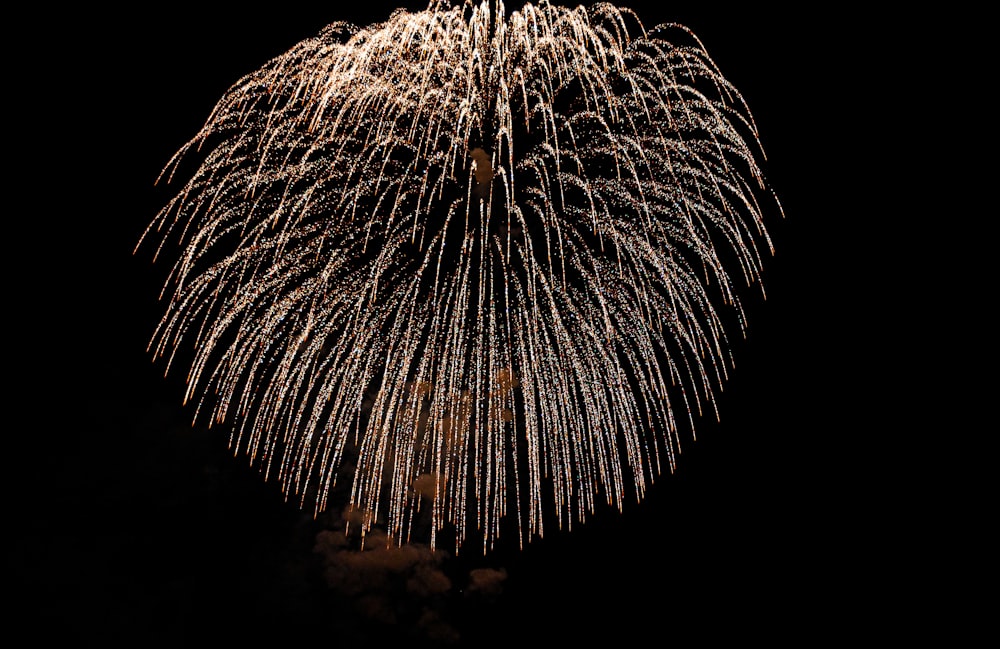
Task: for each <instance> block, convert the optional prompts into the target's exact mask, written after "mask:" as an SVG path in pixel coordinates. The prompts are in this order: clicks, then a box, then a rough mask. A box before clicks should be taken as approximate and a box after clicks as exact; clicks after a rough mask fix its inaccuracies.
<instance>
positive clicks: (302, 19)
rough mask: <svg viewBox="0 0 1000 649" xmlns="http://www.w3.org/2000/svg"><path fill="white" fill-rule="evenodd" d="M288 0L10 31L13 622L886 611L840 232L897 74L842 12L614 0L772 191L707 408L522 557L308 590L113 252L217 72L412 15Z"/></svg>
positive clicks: (453, 623)
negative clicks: (573, 522) (625, 6)
mask: <svg viewBox="0 0 1000 649" xmlns="http://www.w3.org/2000/svg"><path fill="white" fill-rule="evenodd" d="M304 4H306V3H296V2H285V3H280V4H279V5H276V6H274V7H266V8H265V7H263V6H259V7H256V8H253V9H249V8H247V6H245V5H242V4H235V3H234V4H233V5H231V7H229V8H228V9H225V8H222V7H219V6H213V7H211V8H210V9H207V8H206V7H205V6H191V7H181V6H179V5H176V4H171V5H170V6H169V7H168V6H166V5H149V6H148V7H146V6H144V7H143V9H142V10H141V11H137V12H136V13H128V12H122V11H121V10H117V9H116V10H111V9H93V8H87V9H82V8H75V9H71V10H69V11H68V13H61V14H59V15H54V16H51V17H45V19H44V20H39V22H38V23H37V24H35V25H26V26H25V29H27V30H29V31H30V34H27V35H26V36H27V38H26V41H25V42H26V44H25V45H24V47H23V50H22V56H21V58H20V59H19V61H20V63H19V64H18V65H17V66H14V67H15V69H14V71H13V72H12V74H11V79H10V83H11V89H12V90H14V89H16V92H10V93H8V103H10V104H11V106H10V108H11V109H12V110H14V111H15V114H16V115H17V118H12V120H11V121H12V125H13V126H14V128H12V129H11V133H10V137H11V138H13V139H14V140H15V141H17V142H18V143H21V142H23V143H24V144H26V145H27V146H25V147H24V148H23V149H22V151H23V153H22V154H21V158H20V160H19V161H18V162H19V164H18V165H17V167H18V169H17V172H16V174H15V175H14V181H15V182H14V183H13V184H12V186H11V187H10V188H8V191H11V192H13V193H16V194H18V195H19V196H20V198H21V200H19V201H17V202H14V203H11V205H12V209H14V210H15V211H16V213H15V214H10V215H8V219H10V221H11V222H12V223H17V224H21V225H18V226H17V227H14V228H12V230H11V237H10V238H9V239H8V247H9V251H10V253H11V255H10V260H11V262H13V266H14V270H13V271H12V272H13V273H15V275H14V276H15V277H16V278H17V281H13V282H12V285H13V287H14V288H13V289H12V292H11V296H12V302H13V303H14V304H16V305H18V306H17V308H15V309H13V313H11V314H10V315H8V318H9V319H10V320H11V322H12V327H13V329H12V331H14V333H13V334H12V335H11V341H10V345H11V350H12V352H13V354H12V356H13V357H14V358H15V359H16V360H17V361H18V365H17V366H16V367H19V368H20V369H18V371H17V372H13V373H12V375H11V379H12V384H13V385H14V388H13V389H12V390H10V392H9V393H8V395H9V396H8V398H9V399H10V400H11V407H12V409H13V410H14V411H15V412H18V413H20V415H21V416H20V417H14V418H13V419H12V424H11V425H12V431H11V434H10V441H9V443H8V445H7V446H6V449H7V453H6V458H7V461H8V465H9V466H10V471H9V472H8V476H9V488H8V492H9V493H10V494H11V496H12V498H11V506H10V508H9V516H10V520H11V527H12V529H13V530H15V531H14V532H12V533H10V538H11V539H12V541H13V542H12V549H10V550H9V551H8V575H9V578H10V582H9V583H10V584H11V588H12V589H13V592H15V593H17V597H16V599H17V602H18V604H19V606H18V608H17V609H15V611H18V613H17V616H16V617H17V618H18V619H20V620H21V621H25V622H28V623H29V624H30V625H31V628H32V629H33V630H34V631H35V633H36V634H37V635H36V637H38V638H45V637H49V636H58V637H61V638H64V639H70V640H73V639H75V640H82V641H97V640H111V641H113V640H115V639H118V640H121V641H125V642H129V643H130V644H135V645H136V646H149V645H159V644H177V643H185V642H193V641H199V640H200V639H218V640H232V641H235V642H238V641H245V640H275V641H286V642H289V643H291V642H296V641H312V640H316V641H323V642H330V643H337V644H340V643H347V642H364V643H369V642H371V643H376V644H377V643H378V642H386V641H398V642H400V643H401V646H414V647H415V646H422V645H423V644H435V645H440V644H447V643H446V640H445V639H444V638H441V637H437V638H435V637H433V634H431V633H429V632H428V631H427V627H426V625H421V624H420V623H418V622H417V620H418V618H419V614H420V612H421V611H423V610H425V609H427V608H430V609H432V610H433V612H434V613H435V614H436V615H437V616H438V619H439V622H440V625H439V627H438V628H442V627H444V628H447V629H450V630H451V631H453V632H454V633H453V634H452V635H450V636H447V637H450V638H452V639H454V638H460V641H459V642H460V643H461V644H462V645H463V646H480V647H482V646H494V645H496V646H500V645H510V644H515V643H516V644H521V645H522V646H535V645H536V644H548V643H550V642H551V643H566V644H570V643H574V642H578V641H582V640H594V641H602V642H603V641H613V642H615V643H616V644H615V645H613V646H624V644H625V643H628V642H640V641H641V642H646V641H647V640H646V638H647V637H648V636H650V635H653V636H654V637H657V638H662V639H663V642H664V644H665V643H666V642H669V641H670V640H671V638H672V637H684V636H688V635H693V636H695V637H699V638H703V639H705V640H706V641H707V640H710V639H713V638H721V637H725V638H742V639H747V640H751V639H753V640H778V641H785V642H789V641H791V642H795V643H796V644H798V643H800V641H801V642H802V643H803V644H809V643H810V642H811V640H813V639H815V638H824V637H826V638H829V637H833V638H838V639H845V640H846V639H853V638H855V637H856V636H859V635H862V634H870V633H871V629H877V633H879V634H891V633H894V632H898V631H899V630H900V629H901V628H904V627H907V626H908V625H909V623H910V622H911V620H910V616H911V614H913V611H914V610H915V609H919V608H921V606H922V597H923V596H922V595H918V594H917V593H923V592H925V591H924V586H925V585H926V582H925V578H924V577H922V576H920V575H921V574H924V575H926V570H927V567H926V565H927V564H926V563H924V564H923V565H924V572H923V573H921V572H920V570H919V568H918V566H919V565H920V562H919V559H918V558H915V557H917V556H918V555H920V551H919V550H918V549H917V548H915V547H914V544H916V543H918V541H914V540H913V538H912V537H910V536H908V535H903V534H900V533H899V529H900V527H901V526H902V525H903V522H904V519H908V517H909V515H910V513H911V508H912V505H910V504H909V502H910V501H911V500H912V499H913V498H914V492H915V491H916V490H918V489H919V488H918V487H915V486H913V485H908V486H906V487H904V486H902V485H900V484H898V482H897V481H896V479H895V478H894V477H892V476H893V475H894V474H893V471H892V466H893V463H894V462H895V463H900V464H904V463H906V462H907V459H906V458H904V457H903V456H904V455H905V452H904V451H902V450H901V451H900V452H899V454H895V455H894V456H887V455H886V454H885V449H886V448H887V447H891V446H894V444H893V443H892V440H895V441H896V442H898V441H899V426H900V425H901V424H900V423H899V416H898V412H897V411H894V408H892V407H891V406H889V405H887V404H888V403H889V397H888V396H887V392H889V390H888V389H887V386H890V385H891V383H892V380H891V379H890V378H889V376H890V374H891V373H894V372H898V371H899V369H900V368H899V366H898V365H897V364H896V361H895V360H894V359H895V351H894V349H895V347H896V346H897V345H898V343H897V342H896V341H895V340H894V338H893V336H892V332H893V330H894V325H892V324H890V323H889V322H887V321H886V320H885V316H884V314H885V313H886V312H887V311H889V310H890V309H891V307H892V304H893V302H894V301H895V300H897V299H899V298H897V297H895V296H897V295H898V292H896V291H894V290H892V286H891V285H892V284H893V283H894V282H899V281H900V279H899V277H898V276H896V275H894V273H893V272H892V270H891V269H889V270H888V271H887V269H886V266H888V264H885V265H883V263H882V261H881V260H880V255H879V252H878V250H876V249H875V248H876V247H877V244H876V243H875V242H874V240H873V238H872V237H871V236H866V234H865V233H866V232H872V231H874V228H875V226H874V225H873V223H872V221H875V220H877V219H879V218H881V217H880V215H884V214H886V213H888V212H889V211H891V210H890V209H889V208H890V207H891V206H893V205H894V204H895V203H897V202H898V200H899V199H898V195H897V194H895V193H894V191H893V189H892V187H893V183H891V182H889V181H888V179H887V174H885V173H884V170H885V169H886V168H887V167H889V166H891V162H890V161H889V160H888V158H887V153H886V152H887V151H888V150H890V149H891V145H889V144H887V142H886V141H887V140H888V139H889V138H891V137H893V131H894V128H893V126H892V125H891V124H885V123H883V124H882V125H881V126H879V127H878V128H873V122H876V121H879V120H881V119H882V118H881V117H880V115H881V111H882V109H881V108H880V106H882V105H883V103H884V102H890V101H891V99H887V97H888V96H889V95H890V94H891V91H892V86H893V82H892V79H893V78H897V77H898V75H896V74H895V73H894V72H893V69H894V66H896V67H897V68H898V66H899V64H900V63H899V61H898V60H895V59H893V57H891V56H883V53H882V48H883V47H885V45H884V32H883V31H882V27H881V24H880V23H879V22H878V21H875V20H873V19H872V17H871V16H863V17H859V15H858V14H857V13H856V12H851V11H849V10H848V8H847V7H843V6H842V7H840V8H839V9H838V10H837V11H833V10H832V9H831V10H830V12H828V13H825V14H824V13H821V12H819V11H818V10H815V9H814V10H813V11H812V12H811V13H809V14H806V13H804V12H800V13H796V11H794V10H793V11H792V12H791V13H789V12H788V11H784V10H782V11H778V10H777V9H769V8H765V9H761V8H757V7H749V6H744V7H743V8H741V9H739V10H736V11H734V10H733V8H731V7H727V6H722V5H715V4H714V3H697V4H695V3H689V4H688V5H687V6H680V5H677V6H669V7H668V6H657V8H656V9H647V8H642V7H638V6H637V9H638V11H639V15H640V18H642V19H643V21H644V22H645V24H646V25H647V26H652V25H654V24H656V23H658V22H662V21H672V22H678V23H682V24H684V25H687V26H688V27H690V28H691V29H692V30H693V31H694V33H695V34H697V35H698V36H699V38H700V39H701V40H702V42H703V43H704V45H705V47H706V48H707V50H708V52H709V54H710V55H712V57H713V58H714V59H715V61H716V62H717V63H718V65H719V67H720V68H721V70H722V72H723V74H725V76H726V77H727V78H729V79H730V80H731V81H732V82H733V83H734V84H735V85H736V87H737V88H739V89H740V90H741V92H742V93H743V94H744V97H745V98H746V99H747V102H748V104H749V106H750V107H751V110H752V111H753V113H754V116H755V118H756V121H757V125H758V127H759V129H760V133H761V138H762V143H763V146H764V148H765V151H766V152H767V155H768V160H767V162H766V164H765V173H766V174H767V178H768V181H769V182H770V183H771V185H772V187H773V189H774V190H775V191H776V193H777V195H778V196H779V198H780V199H781V201H782V203H783V206H784V209H785V218H784V219H781V218H774V215H773V214H772V219H771V221H770V223H769V227H770V230H771V233H772V235H773V237H774V241H775V247H776V254H775V256H774V257H773V258H772V259H770V260H769V261H768V263H767V264H766V268H765V274H764V285H765V287H766V289H767V295H768V297H767V300H766V301H765V300H763V299H760V298H759V297H758V296H756V295H755V294H754V293H752V292H749V293H747V296H746V306H747V309H748V321H749V329H748V336H747V338H746V340H745V341H740V340H737V341H735V342H734V354H735V358H736V363H737V365H736V369H735V371H734V372H733V373H732V380H731V381H730V382H729V383H728V384H727V385H726V388H725V392H724V393H722V395H721V397H720V400H719V405H720V408H721V423H718V424H716V423H715V422H714V421H709V420H704V421H702V422H701V423H702V426H701V427H700V428H699V438H698V441H697V442H696V443H693V444H691V443H688V444H686V445H685V447H684V453H683V455H682V456H681V458H680V465H679V468H678V471H677V472H676V473H675V474H673V475H670V476H664V477H663V478H662V479H661V480H660V481H659V482H658V483H657V484H656V486H655V487H654V489H653V490H652V491H651V493H650V494H649V496H648V497H647V498H646V499H645V500H644V501H643V502H642V503H641V504H635V505H632V506H629V507H627V508H626V511H625V512H623V513H618V512H601V513H600V514H599V515H598V516H596V517H595V519H594V520H593V521H591V522H588V523H587V524H586V525H583V526H580V527H579V528H578V529H574V530H573V531H572V532H560V531H555V530H553V531H550V532H549V533H547V534H546V535H545V537H544V538H543V539H538V540H535V541H533V542H532V543H530V544H529V546H528V547H527V548H525V549H524V550H523V551H515V550H512V549H511V548H503V549H501V550H498V551H497V552H495V553H490V554H488V555H486V556H479V555H478V553H477V552H476V551H472V552H471V554H472V555H473V556H465V555H463V556H462V557H460V558H451V559H448V560H447V561H446V563H445V564H444V570H446V571H447V572H448V574H449V576H450V578H451V579H452V581H453V583H454V588H453V592H451V593H450V594H449V595H448V596H447V597H444V598H441V599H439V600H437V601H435V602H433V603H432V604H428V603H426V602H423V603H413V602H406V601H404V598H400V597H398V596H396V595H394V596H393V597H394V599H393V600H392V606H394V607H396V609H397V610H398V612H399V614H398V615H397V618H396V620H394V621H391V622H390V621H385V620H383V621H381V622H380V621H377V620H374V619H373V618H372V617H371V616H369V615H366V614H365V612H364V611H363V610H361V609H360V608H359V607H358V606H357V602H353V601H351V600H350V598H345V597H341V596H338V595H337V594H336V593H334V592H332V591H331V589H329V588H327V587H326V586H325V585H324V583H323V581H322V571H321V568H320V566H319V563H318V559H317V555H316V554H315V553H314V552H313V545H314V543H315V539H316V532H317V523H316V522H314V521H312V518H311V516H310V515H309V514H308V513H302V512H300V511H298V510H297V509H296V508H295V507H294V506H292V505H289V504H286V503H285V502H284V501H283V497H282V495H281V494H280V493H279V492H278V491H277V487H276V486H275V485H273V484H267V483H265V482H264V481H263V479H262V478H261V476H260V475H259V474H258V473H257V471H256V470H255V469H253V468H251V467H249V466H247V462H246V460H245V458H243V457H237V458H233V457H232V456H231V454H230V452H229V451H228V450H227V447H226V434H225V430H218V429H212V430H206V429H205V428H204V427H203V426H201V425H198V426H194V427H192V426H191V423H190V420H191V411H190V410H189V409H187V408H184V407H183V406H182V405H181V397H182V380H183V377H182V376H181V375H180V373H178V375H177V376H175V375H171V376H170V377H167V378H164V377H163V375H162V373H163V366H162V365H161V364H153V363H152V362H151V357H150V355H149V354H147V353H146V351H145V345H146V343H147V341H148V339H149V336H150V334H151V333H152V329H153V326H154V325H155V323H156V321H157V320H158V318H159V316H160V307H159V305H158V304H157V301H156V296H157V292H158V290H159V288H160V286H161V284H162V279H163V272H164V268H160V267H157V266H153V265H152V264H151V263H150V256H149V254H148V251H147V253H146V254H143V253H142V252H140V254H137V255H133V252H132V251H133V248H134V246H135V244H136V242H137V241H138V238H139V236H140V234H141V233H142V231H143V229H144V228H145V226H146V225H147V224H148V223H149V221H150V220H151V219H152V217H153V216H154V215H155V213H156V212H157V210H158V209H159V207H160V206H161V205H162V204H163V202H164V201H165V200H166V198H167V197H168V195H169V189H164V188H163V187H156V186H154V181H155V179H156V177H157V175H158V173H159V171H160V169H161V168H162V166H163V165H164V164H165V162H166V161H167V160H168V159H169V157H170V156H171V155H172V154H173V153H174V152H175V151H176V149H177V148H179V146H180V145H181V144H183V143H184V142H185V141H186V140H187V139H188V138H189V137H190V136H191V135H193V134H194V133H195V132H196V131H197V129H198V128H199V127H200V126H201V124H202V123H203V121H204V119H205V118H206V117H207V116H208V113H209V111H210V110H211V108H212V106H213V105H214V102H215V101H216V100H217V99H218V98H219V97H220V96H221V95H222V93H223V92H224V91H225V90H226V89H227V88H228V87H229V86H230V85H231V84H232V83H234V82H235V81H236V80H237V79H238V78H239V77H240V76H242V75H243V74H246V73H248V72H250V71H252V70H253V69H256V68H257V67H259V66H261V65H263V64H264V63H265V62H266V61H267V60H268V59H270V58H271V57H273V56H276V55H278V54H280V53H282V52H284V51H286V50H287V49H289V48H290V47H291V46H292V45H294V44H295V43H296V42H298V41H300V40H302V39H304V38H307V37H309V36H312V35H314V34H315V33H316V32H318V31H319V30H320V29H321V28H322V27H323V26H324V25H326V24H328V23H329V22H333V21H335V20H348V21H352V22H356V23H357V24H361V25H365V24H369V23H372V22H375V21H378V20H382V19H384V18H385V17H387V16H388V15H389V11H390V9H391V8H392V7H395V6H405V7H408V8H410V9H421V8H423V7H424V6H425V4H424V3H422V2H409V3H392V4H385V3H383V2H381V0H380V1H378V2H365V3H353V4H351V5H350V6H349V7H338V6H336V5H335V4H331V5H328V6H325V7H322V8H317V7H314V6H311V5H309V6H300V5H304ZM513 8H516V7H513ZM14 206H16V207H14ZM24 225H27V226H28V227H29V228H30V234H29V236H26V237H24V236H20V233H19V230H18V229H17V228H20V227H23V226H24ZM866 228H867V230H866ZM22 291H23V292H22ZM14 422H16V423H14ZM888 438H892V440H890V439H888ZM901 448H902V446H901ZM904 492H905V493H906V495H905V496H903V495H901V494H902V493H904ZM904 501H905V503H904ZM914 534H918V533H916V532H915V533H914ZM483 567H485V568H491V569H494V570H500V569H502V570H504V571H505V573H506V576H507V578H506V580H505V581H504V582H503V589H502V592H500V593H499V594H498V595H495V596H493V597H489V598H487V597H478V598H475V597H472V596H470V595H469V594H468V593H464V594H463V593H461V592H459V591H460V588H461V585H462V583H463V580H464V579H466V577H467V575H468V571H469V570H471V569H472V568H483ZM901 602H903V604H902V605H901ZM913 615H914V616H915V617H919V616H918V615H915V614H913ZM452 644H455V643H454V642H452Z"/></svg>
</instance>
